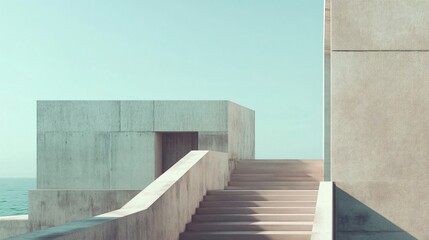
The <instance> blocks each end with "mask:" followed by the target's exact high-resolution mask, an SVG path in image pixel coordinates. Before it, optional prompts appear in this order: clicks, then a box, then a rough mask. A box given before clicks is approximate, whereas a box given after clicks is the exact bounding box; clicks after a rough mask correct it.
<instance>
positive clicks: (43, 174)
mask: <svg viewBox="0 0 429 240" xmlns="http://www.w3.org/2000/svg"><path fill="white" fill-rule="evenodd" d="M37 157H38V164H37V170H38V171H37V186H38V188H39V189H56V188H60V189H61V188H62V189H143V188H144V187H146V186H147V185H148V184H149V183H150V182H152V181H153V179H155V169H154V168H155V134H154V133H150V132H44V133H39V134H38V151H37Z"/></svg>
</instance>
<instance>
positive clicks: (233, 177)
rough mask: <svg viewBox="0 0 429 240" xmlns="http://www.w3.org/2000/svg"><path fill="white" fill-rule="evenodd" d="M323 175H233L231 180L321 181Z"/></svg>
mask: <svg viewBox="0 0 429 240" xmlns="http://www.w3.org/2000/svg"><path fill="white" fill-rule="evenodd" d="M320 178H321V177H264V176H262V177H261V176H254V177H235V176H232V177H231V181H233V182H240V181H250V182H259V181H261V182H282V181H283V182H288V181H289V182H290V181H304V182H311V181H320Z"/></svg>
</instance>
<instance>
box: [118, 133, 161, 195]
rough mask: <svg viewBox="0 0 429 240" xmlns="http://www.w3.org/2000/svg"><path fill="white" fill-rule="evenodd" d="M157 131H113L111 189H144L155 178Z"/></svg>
mask: <svg viewBox="0 0 429 240" xmlns="http://www.w3.org/2000/svg"><path fill="white" fill-rule="evenodd" d="M155 144H156V143H155V133H153V132H116V133H111V156H110V159H111V164H110V165H111V166H110V168H111V169H110V171H111V176H110V177H111V179H110V188H111V189H143V188H145V187H146V186H147V185H149V184H150V183H151V182H152V181H153V180H155V171H156V170H155V162H156V161H155Z"/></svg>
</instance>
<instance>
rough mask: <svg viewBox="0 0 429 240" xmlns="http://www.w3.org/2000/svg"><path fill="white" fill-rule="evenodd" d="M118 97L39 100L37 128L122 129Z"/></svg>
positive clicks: (64, 129)
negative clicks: (106, 98)
mask: <svg viewBox="0 0 429 240" xmlns="http://www.w3.org/2000/svg"><path fill="white" fill-rule="evenodd" d="M119 110H120V102H119V101H38V102H37V132H58V131H91V132H92V131H119V129H120V115H119V112H120V111H119Z"/></svg>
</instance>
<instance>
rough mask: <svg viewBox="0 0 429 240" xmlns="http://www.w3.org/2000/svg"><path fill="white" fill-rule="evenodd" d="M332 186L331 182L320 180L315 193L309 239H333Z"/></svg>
mask: <svg viewBox="0 0 429 240" xmlns="http://www.w3.org/2000/svg"><path fill="white" fill-rule="evenodd" d="M333 204H334V187H333V183H332V182H320V185H319V192H318V194H317V203H316V212H315V214H314V223H313V230H312V234H311V240H333V239H334V224H333V219H334V205H333Z"/></svg>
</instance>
